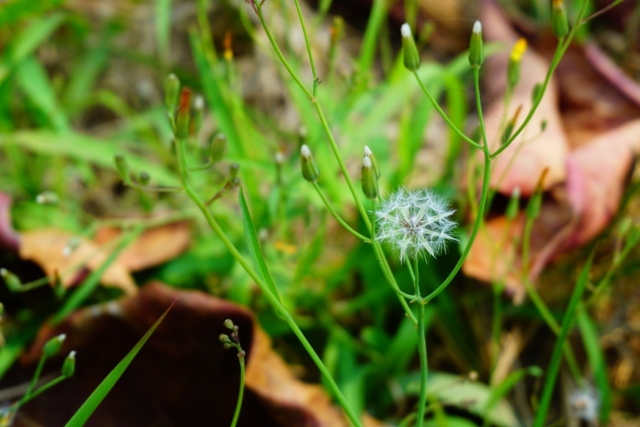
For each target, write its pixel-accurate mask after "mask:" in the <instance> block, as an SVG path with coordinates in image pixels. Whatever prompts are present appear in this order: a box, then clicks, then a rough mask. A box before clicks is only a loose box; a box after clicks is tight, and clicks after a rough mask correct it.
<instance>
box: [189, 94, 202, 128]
mask: <svg viewBox="0 0 640 427" xmlns="http://www.w3.org/2000/svg"><path fill="white" fill-rule="evenodd" d="M203 118H204V98H203V97H202V95H196V96H195V97H194V98H193V120H191V129H189V130H190V134H191V135H197V134H198V132H200V128H202V120H203Z"/></svg>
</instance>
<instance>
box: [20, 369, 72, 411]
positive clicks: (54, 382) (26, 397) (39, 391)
mask: <svg viewBox="0 0 640 427" xmlns="http://www.w3.org/2000/svg"><path fill="white" fill-rule="evenodd" d="M66 379H67V377H65V376H64V375H60V376H59V377H57V378H54V379H52V380H51V381H49V382H48V383H46V384H44V385H43V386H41V387H38V388H37V389H36V390H35V391H34V392H33V393H31V394H25V395H24V397H23V398H22V399H21V400H20V403H19V404H20V406H22V405H24V404H25V403H27V402H29V401H31V400H33V399H35V398H36V397H38V396H40V395H41V394H42V393H44V392H45V391H47V390H49V389H50V388H51V387H53V386H55V385H57V384H60V383H61V382H62V381H64V380H66Z"/></svg>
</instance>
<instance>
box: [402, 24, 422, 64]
mask: <svg viewBox="0 0 640 427" xmlns="http://www.w3.org/2000/svg"><path fill="white" fill-rule="evenodd" d="M400 34H401V35H402V58H403V61H404V66H405V68H406V69H407V70H409V71H411V72H415V71H417V70H418V68H420V54H419V53H418V47H417V46H416V41H415V40H414V39H413V34H412V33H411V27H410V26H409V24H408V23H406V22H405V23H404V24H402V27H400Z"/></svg>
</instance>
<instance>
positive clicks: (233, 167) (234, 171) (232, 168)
mask: <svg viewBox="0 0 640 427" xmlns="http://www.w3.org/2000/svg"><path fill="white" fill-rule="evenodd" d="M238 173H240V165H239V164H238V163H235V162H233V163H231V164H230V165H229V175H228V176H227V181H233V180H234V179H236V178H237V177H238Z"/></svg>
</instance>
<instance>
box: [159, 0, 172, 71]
mask: <svg viewBox="0 0 640 427" xmlns="http://www.w3.org/2000/svg"><path fill="white" fill-rule="evenodd" d="M170 27H171V0H156V37H157V40H158V53H159V55H160V58H161V59H162V62H163V63H166V61H167V60H168V59H169V30H170Z"/></svg>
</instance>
